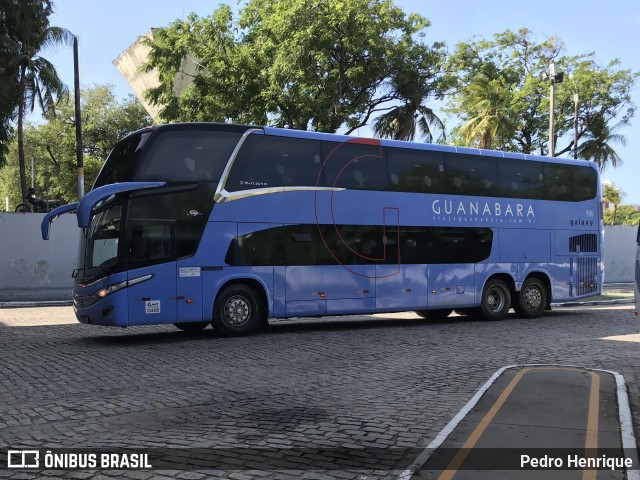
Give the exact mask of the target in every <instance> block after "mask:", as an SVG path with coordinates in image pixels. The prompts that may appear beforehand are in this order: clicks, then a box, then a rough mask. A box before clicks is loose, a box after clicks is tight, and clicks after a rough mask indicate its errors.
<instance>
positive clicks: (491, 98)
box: [460, 75, 516, 148]
mask: <svg viewBox="0 0 640 480" xmlns="http://www.w3.org/2000/svg"><path fill="white" fill-rule="evenodd" d="M462 95H463V97H462V100H461V102H460V110H462V111H465V112H469V114H470V116H471V118H470V119H469V120H467V121H466V122H465V124H464V125H462V127H460V133H461V134H462V136H463V137H464V138H465V143H466V145H467V146H472V145H475V146H477V147H478V148H492V147H494V143H495V140H496V139H499V138H501V137H508V136H510V135H512V134H513V132H514V130H515V123H516V119H515V118H514V115H513V113H512V112H511V108H510V104H511V91H510V89H509V87H508V86H507V85H505V82H504V80H503V79H502V78H494V79H489V78H488V77H486V76H485V75H479V76H478V77H476V78H475V79H474V80H473V81H472V82H471V83H470V84H469V85H468V86H467V88H466V89H465V90H464V91H463V93H462Z"/></svg>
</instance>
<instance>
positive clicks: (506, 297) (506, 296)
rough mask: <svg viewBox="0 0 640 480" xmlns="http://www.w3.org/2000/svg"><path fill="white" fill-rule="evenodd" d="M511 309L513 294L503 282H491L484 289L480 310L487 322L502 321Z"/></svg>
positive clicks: (494, 280)
mask: <svg viewBox="0 0 640 480" xmlns="http://www.w3.org/2000/svg"><path fill="white" fill-rule="evenodd" d="M509 308H511V292H510V291H509V287H508V286H507V284H506V283H504V282H503V281H502V280H500V279H497V278H494V279H492V280H489V281H488V282H487V283H486V284H485V286H484V288H483V289H482V302H481V304H480V309H481V310H482V314H483V315H484V317H485V318H486V319H487V320H502V319H503V318H505V317H506V316H507V313H508V312H509Z"/></svg>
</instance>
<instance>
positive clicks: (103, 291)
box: [96, 280, 129, 298]
mask: <svg viewBox="0 0 640 480" xmlns="http://www.w3.org/2000/svg"><path fill="white" fill-rule="evenodd" d="M128 283H129V282H127V281H126V280H125V281H124V282H120V283H114V284H113V285H109V286H108V287H106V288H101V289H100V290H98V292H97V293H96V295H97V296H98V297H100V298H104V297H106V296H107V295H111V294H112V293H114V292H117V291H118V290H122V289H123V288H126V287H127V285H128Z"/></svg>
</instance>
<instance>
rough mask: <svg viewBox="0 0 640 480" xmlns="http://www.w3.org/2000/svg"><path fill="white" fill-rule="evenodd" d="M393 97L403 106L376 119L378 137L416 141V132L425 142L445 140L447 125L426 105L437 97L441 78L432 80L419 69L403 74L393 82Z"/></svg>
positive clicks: (375, 131)
mask: <svg viewBox="0 0 640 480" xmlns="http://www.w3.org/2000/svg"><path fill="white" fill-rule="evenodd" d="M391 85H392V86H391V88H392V92H393V95H394V96H396V97H397V98H399V99H401V101H403V102H404V103H403V104H402V105H400V106H397V107H394V108H392V109H391V110H390V111H388V112H387V113H385V114H384V115H380V116H379V117H378V118H376V121H375V123H374V125H373V132H374V134H375V135H377V136H378V137H384V138H393V139H394V140H413V139H414V138H415V136H416V131H420V135H421V137H422V139H423V140H424V141H425V142H429V143H431V142H433V141H436V142H437V141H441V140H444V138H445V134H444V124H443V123H442V120H440V118H438V116H437V115H436V114H435V112H434V111H433V110H432V109H431V108H429V107H427V106H426V105H424V104H423V102H424V100H425V99H426V98H428V97H429V96H435V95H438V93H437V92H438V90H439V86H438V79H429V78H426V77H425V76H424V75H420V72H418V71H417V70H414V71H407V72H401V73H399V74H397V75H395V76H394V77H393V78H392V81H391Z"/></svg>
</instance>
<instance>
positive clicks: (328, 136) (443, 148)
mask: <svg viewBox="0 0 640 480" xmlns="http://www.w3.org/2000/svg"><path fill="white" fill-rule="evenodd" d="M194 128H197V129H199V130H205V129H206V130H209V129H210V130H217V131H221V130H222V131H229V132H238V133H244V132H246V131H247V130H249V129H252V128H255V129H259V130H262V131H264V133H265V134H267V135H272V136H279V137H290V138H306V139H312V140H322V141H328V142H346V141H348V140H354V139H360V140H370V141H372V142H375V143H378V142H379V144H380V145H382V146H384V147H395V148H408V149H414V150H428V151H433V152H451V153H462V154H469V155H483V156H490V157H503V158H511V159H515V160H534V161H539V162H546V163H563V164H567V165H589V166H591V167H592V168H594V169H596V170H597V169H598V166H597V165H596V164H595V162H593V161H590V160H574V159H572V158H563V157H543V156H540V155H531V154H525V153H515V152H503V151H499V150H485V149H480V148H468V147H456V146H450V145H440V144H437V143H419V142H409V141H403V140H388V139H378V138H368V137H357V136H351V135H339V134H332V133H319V132H310V131H304V130H293V129H288V128H276V127H260V126H253V125H238V124H231V123H214V122H192V123H167V124H161V125H153V126H150V127H146V128H143V129H140V130H138V132H144V131H158V132H160V131H164V130H190V129H194ZM138 132H135V133H138Z"/></svg>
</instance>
